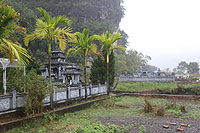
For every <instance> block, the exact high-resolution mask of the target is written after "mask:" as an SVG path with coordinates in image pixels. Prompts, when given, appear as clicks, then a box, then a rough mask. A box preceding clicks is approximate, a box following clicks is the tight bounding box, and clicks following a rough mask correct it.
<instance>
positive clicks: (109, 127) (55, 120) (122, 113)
mask: <svg viewBox="0 0 200 133" xmlns="http://www.w3.org/2000/svg"><path fill="white" fill-rule="evenodd" d="M144 99H145V98H143V97H130V96H123V97H120V98H111V99H109V100H106V101H102V102H97V103H95V104H94V105H92V106H91V107H90V108H87V109H84V110H81V111H77V112H74V113H66V114H64V115H55V114H53V115H46V116H45V117H44V118H43V119H36V120H33V121H32V122H29V123H26V124H24V125H23V126H22V127H20V128H15V129H13V130H10V131H8V133H11V132H12V133H16V132H20V133H23V132H58V133H63V132H88V131H90V132H95V131H97V130H98V131H100V132H101V131H110V133H113V132H115V131H117V132H123V131H127V130H128V129H129V128H130V127H131V126H135V127H141V128H139V130H138V131H143V130H144V131H145V128H144V127H145V124H144V123H138V124H137V123H133V125H126V126H124V125H113V124H108V123H101V122H100V119H99V118H105V117H109V118H115V120H116V119H117V120H118V119H119V121H121V117H137V118H140V116H141V118H142V119H143V120H145V119H152V117H155V116H154V114H153V113H148V114H145V113H144V105H145V100H144ZM148 100H151V103H152V106H153V107H155V108H156V105H165V106H167V105H166V103H168V107H169V109H171V110H174V111H176V112H174V111H166V114H165V115H167V116H168V117H171V116H172V114H175V115H176V114H177V117H180V118H183V119H188V118H195V119H197V118H199V115H198V113H199V111H200V110H199V108H198V107H197V108H195V109H196V110H188V111H187V112H186V113H184V114H183V113H179V112H178V111H177V110H181V108H182V106H180V105H181V103H180V102H177V104H169V101H168V100H166V99H159V98H149V99H148ZM190 106H195V107H196V104H195V105H190ZM176 108H177V109H176ZM169 109H167V110H169ZM104 129H105V130H104Z"/></svg>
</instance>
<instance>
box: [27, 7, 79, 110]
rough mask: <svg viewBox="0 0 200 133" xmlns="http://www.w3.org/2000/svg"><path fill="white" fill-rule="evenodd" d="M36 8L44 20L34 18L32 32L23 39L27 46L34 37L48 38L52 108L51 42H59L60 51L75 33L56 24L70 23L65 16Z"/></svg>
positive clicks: (51, 102)
mask: <svg viewBox="0 0 200 133" xmlns="http://www.w3.org/2000/svg"><path fill="white" fill-rule="evenodd" d="M37 10H38V11H39V12H40V13H41V15H42V16H43V18H44V20H45V21H43V20H42V19H37V20H36V28H35V31H34V32H33V33H32V34H29V35H27V37H26V38H25V39H24V42H25V44H26V45H27V46H28V44H29V42H30V41H31V40H35V39H48V45H49V46H48V58H49V67H48V71H49V90H50V104H51V108H53V89H52V80H51V43H52V41H55V43H58V42H59V47H60V49H61V50H62V51H64V50H65V49H66V44H67V41H68V40H71V39H75V35H74V34H72V33H71V32H72V30H71V28H70V27H68V28H66V27H64V28H60V27H58V25H59V24H60V23H65V24H67V25H68V26H70V25H71V20H69V19H68V18H67V17H66V16H57V17H51V16H50V15H49V13H48V12H47V11H46V10H44V9H42V8H37Z"/></svg>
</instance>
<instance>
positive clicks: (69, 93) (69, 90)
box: [68, 86, 71, 99]
mask: <svg viewBox="0 0 200 133" xmlns="http://www.w3.org/2000/svg"><path fill="white" fill-rule="evenodd" d="M70 98H71V87H70V86H69V87H68V99H70Z"/></svg>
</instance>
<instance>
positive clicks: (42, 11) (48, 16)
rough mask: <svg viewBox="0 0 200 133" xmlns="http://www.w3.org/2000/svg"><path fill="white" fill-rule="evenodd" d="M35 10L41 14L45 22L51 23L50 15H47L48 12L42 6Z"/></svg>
mask: <svg viewBox="0 0 200 133" xmlns="http://www.w3.org/2000/svg"><path fill="white" fill-rule="evenodd" d="M37 10H38V11H39V12H40V13H41V14H42V16H43V17H44V19H45V21H46V22H47V24H48V25H49V24H51V16H50V15H49V13H48V12H47V11H46V10H44V9H43V8H37Z"/></svg>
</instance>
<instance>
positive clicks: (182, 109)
mask: <svg viewBox="0 0 200 133" xmlns="http://www.w3.org/2000/svg"><path fill="white" fill-rule="evenodd" d="M179 108H180V110H181V112H183V113H186V112H187V109H186V106H185V105H184V104H181V105H180V107H179Z"/></svg>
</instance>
